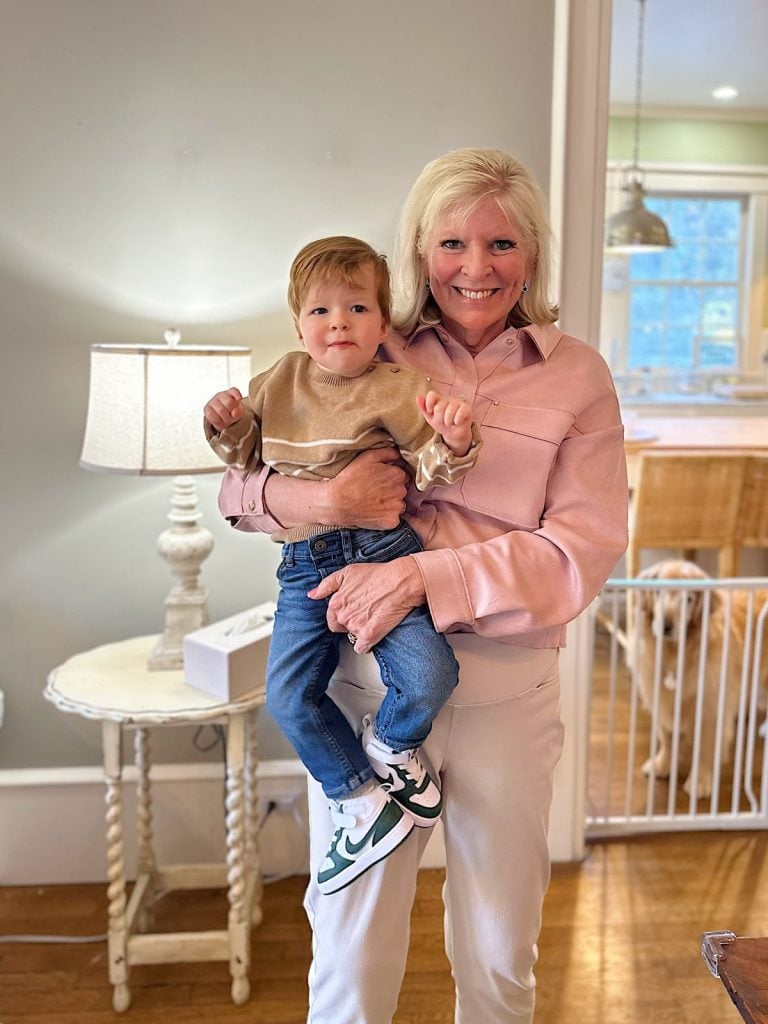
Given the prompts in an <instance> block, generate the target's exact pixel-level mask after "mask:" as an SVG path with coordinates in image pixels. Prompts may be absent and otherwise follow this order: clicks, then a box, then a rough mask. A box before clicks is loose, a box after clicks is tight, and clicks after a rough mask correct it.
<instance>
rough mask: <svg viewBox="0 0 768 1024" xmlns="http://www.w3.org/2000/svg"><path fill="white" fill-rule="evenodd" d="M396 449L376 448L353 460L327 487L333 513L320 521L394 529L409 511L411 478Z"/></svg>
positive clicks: (371, 528)
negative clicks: (407, 494)
mask: <svg viewBox="0 0 768 1024" xmlns="http://www.w3.org/2000/svg"><path fill="white" fill-rule="evenodd" d="M399 459H400V454H399V452H398V451H397V449H396V448H373V449H371V450H369V451H367V452H362V453H361V454H360V455H358V456H357V458H355V459H353V460H352V461H351V462H350V464H349V465H348V466H346V467H345V468H344V469H343V470H342V471H341V472H340V473H339V474H338V475H337V476H335V477H334V478H333V480H331V481H329V483H328V484H327V485H325V484H324V485H322V486H327V487H328V488H330V500H331V514H330V518H327V519H326V518H323V519H321V520H319V521H320V522H327V523H329V524H330V525H334V526H350V527H353V526H356V527H358V528H359V529H363V530H393V529H394V528H395V527H396V526H397V524H398V523H399V522H400V516H401V515H402V514H403V512H404V511H405V494H406V491H407V484H408V478H407V476H406V473H405V471H404V470H403V468H402V466H400V465H397V464H396V463H397V462H398V461H399Z"/></svg>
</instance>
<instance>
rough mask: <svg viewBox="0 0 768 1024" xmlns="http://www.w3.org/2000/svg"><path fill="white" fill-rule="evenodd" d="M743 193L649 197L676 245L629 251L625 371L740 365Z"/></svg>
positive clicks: (720, 367)
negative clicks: (627, 330) (723, 195)
mask: <svg viewBox="0 0 768 1024" xmlns="http://www.w3.org/2000/svg"><path fill="white" fill-rule="evenodd" d="M744 202H745V200H744V199H742V198H738V197H737V198H725V199H723V198H720V197H718V196H696V195H688V196H681V195H672V196H658V195H657V196H647V197H646V206H647V207H648V209H649V210H652V211H653V212H654V213H656V214H658V215H659V216H660V217H662V218H663V219H664V221H665V222H666V224H667V226H668V227H669V230H670V234H671V236H672V238H673V241H674V243H675V245H674V246H673V247H672V248H670V249H666V250H664V251H662V252H657V253H638V254H635V255H632V256H630V257H629V260H628V264H629V274H628V293H629V294H628V302H629V338H628V341H627V349H626V360H625V365H626V368H627V369H629V370H635V371H637V370H640V369H643V368H648V369H655V368H665V367H666V368H669V369H671V370H678V371H679V370H682V371H686V370H694V371H696V370H702V369H703V370H707V369H715V368H717V369H725V368H727V369H731V370H732V369H733V368H736V367H738V365H739V343H740V337H739V324H740V315H741V284H740V281H741V261H742V246H743V244H744V240H743V237H742V232H743V223H744Z"/></svg>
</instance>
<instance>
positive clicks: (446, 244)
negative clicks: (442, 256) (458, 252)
mask: <svg viewBox="0 0 768 1024" xmlns="http://www.w3.org/2000/svg"><path fill="white" fill-rule="evenodd" d="M440 248H441V249H460V248H461V241H460V239H458V238H446V239H444V240H443V241H442V242H441V243H440Z"/></svg>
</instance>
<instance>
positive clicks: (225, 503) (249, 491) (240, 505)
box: [219, 462, 283, 533]
mask: <svg viewBox="0 0 768 1024" xmlns="http://www.w3.org/2000/svg"><path fill="white" fill-rule="evenodd" d="M271 472H272V470H271V469H270V468H269V466H265V465H264V464H263V463H261V462H255V463H252V464H251V465H250V466H248V467H247V468H246V469H239V468H238V467H237V466H227V469H226V470H225V472H224V479H223V480H222V481H221V487H220V488H219V511H220V512H221V514H222V515H223V516H224V518H225V519H228V520H229V524H230V526H233V527H234V528H235V529H236V530H242V531H243V533H275V532H276V531H277V530H279V529H281V528H282V525H283V524H282V523H279V522H278V521H277V519H275V518H274V517H273V516H272V514H271V512H270V511H269V509H268V508H267V506H266V504H265V502H264V487H265V485H266V482H267V478H268V477H269V475H270V473H271Z"/></svg>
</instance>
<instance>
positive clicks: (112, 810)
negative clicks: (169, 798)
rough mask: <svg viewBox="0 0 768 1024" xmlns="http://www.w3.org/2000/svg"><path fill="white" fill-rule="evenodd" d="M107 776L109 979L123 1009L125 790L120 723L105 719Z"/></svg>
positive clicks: (126, 994) (126, 996)
mask: <svg viewBox="0 0 768 1024" xmlns="http://www.w3.org/2000/svg"><path fill="white" fill-rule="evenodd" d="M102 746H103V754H104V776H105V779H106V783H107V796H106V803H107V878H108V879H109V886H108V888H107V899H108V901H109V942H108V944H109V980H110V981H111V982H112V984H113V985H114V986H115V991H114V993H113V996H112V1005H113V1007H114V1008H115V1010H116V1011H117V1013H122V1012H124V1011H125V1010H127V1009H128V1007H129V1006H130V1004H131V992H130V989H129V988H128V934H127V929H126V921H125V906H126V901H125V861H124V858H123V793H122V781H121V777H122V760H121V756H120V725H119V724H118V723H117V722H102Z"/></svg>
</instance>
